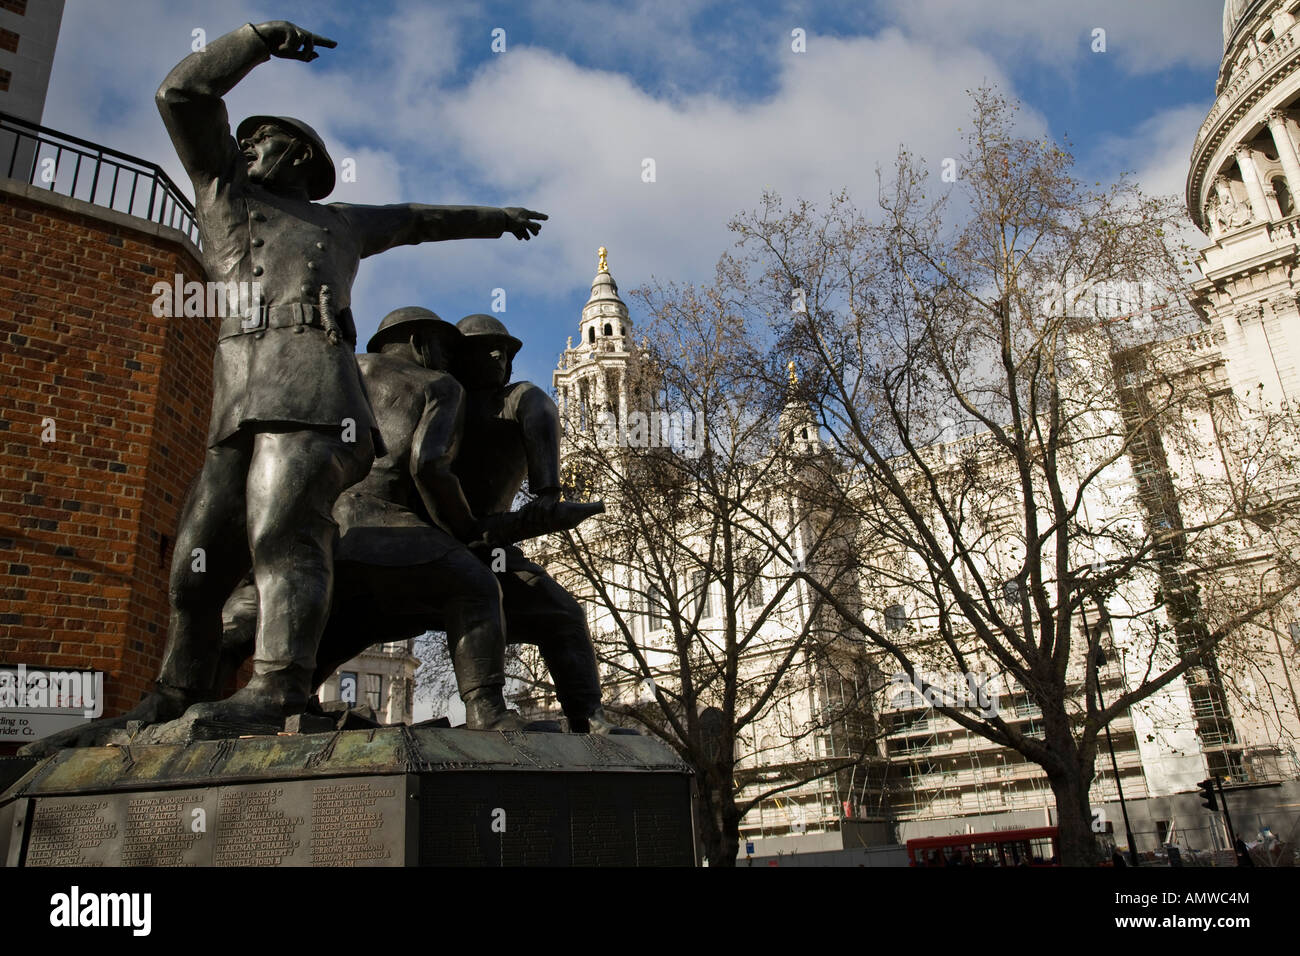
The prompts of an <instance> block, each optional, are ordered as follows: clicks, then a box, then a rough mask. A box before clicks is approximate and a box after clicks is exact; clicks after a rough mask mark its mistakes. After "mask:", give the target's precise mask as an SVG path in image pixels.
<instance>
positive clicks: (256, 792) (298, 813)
mask: <svg viewBox="0 0 1300 956" xmlns="http://www.w3.org/2000/svg"><path fill="white" fill-rule="evenodd" d="M407 791H408V783H407V778H406V776H404V775H396V776H385V777H351V778H324V779H319V780H291V781H283V782H279V783H276V784H274V785H270V786H267V785H260V784H245V785H237V786H225V787H209V788H194V789H184V790H161V791H157V790H156V791H148V792H143V793H114V794H98V795H93V796H84V797H41V798H38V799H36V800H35V804H36V807H35V811H34V813H33V815H32V823H31V830H30V833H29V834H27V848H26V853H25V862H26V865H27V866H105V865H107V866H402V865H403V864H404V863H405V858H406V804H407V799H408V798H407Z"/></svg>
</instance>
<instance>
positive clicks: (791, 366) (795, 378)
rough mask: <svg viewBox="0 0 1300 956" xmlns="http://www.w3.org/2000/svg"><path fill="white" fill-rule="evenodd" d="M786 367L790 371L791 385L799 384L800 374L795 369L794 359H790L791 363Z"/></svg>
mask: <svg viewBox="0 0 1300 956" xmlns="http://www.w3.org/2000/svg"><path fill="white" fill-rule="evenodd" d="M786 368H787V369H788V370H789V371H790V384H791V386H794V385H798V384H799V376H798V375H797V374H795V370H794V360H793V359H791V360H790V364H789V365H787V366H786Z"/></svg>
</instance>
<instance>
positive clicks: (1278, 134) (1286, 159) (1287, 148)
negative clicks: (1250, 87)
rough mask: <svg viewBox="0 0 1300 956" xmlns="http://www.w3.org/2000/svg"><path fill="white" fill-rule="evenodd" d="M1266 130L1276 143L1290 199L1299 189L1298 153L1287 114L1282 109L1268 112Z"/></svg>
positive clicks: (1299, 159) (1299, 161) (1299, 168)
mask: <svg viewBox="0 0 1300 956" xmlns="http://www.w3.org/2000/svg"><path fill="white" fill-rule="evenodd" d="M1268 131H1269V132H1270V133H1272V134H1273V142H1274V143H1276V144H1277V155H1278V159H1280V160H1281V161H1282V169H1283V170H1284V171H1285V172H1286V188H1287V189H1289V190H1290V191H1291V196H1292V197H1293V199H1292V201H1293V202H1294V197H1295V195H1296V191H1297V190H1300V155H1297V154H1296V148H1295V140H1293V139H1292V138H1291V127H1290V124H1289V123H1288V122H1287V115H1286V113H1284V112H1283V111H1282V110H1273V111H1272V112H1271V113H1269V114H1268Z"/></svg>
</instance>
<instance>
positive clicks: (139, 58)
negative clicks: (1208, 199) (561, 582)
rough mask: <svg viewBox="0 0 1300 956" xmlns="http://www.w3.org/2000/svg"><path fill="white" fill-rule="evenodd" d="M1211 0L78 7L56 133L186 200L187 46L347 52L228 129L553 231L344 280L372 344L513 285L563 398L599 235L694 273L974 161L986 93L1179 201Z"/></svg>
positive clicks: (619, 253)
mask: <svg viewBox="0 0 1300 956" xmlns="http://www.w3.org/2000/svg"><path fill="white" fill-rule="evenodd" d="M1222 10H1223V4H1222V0H1073V2H1066V0H856V2H842V3H839V2H820V3H803V2H753V3H743V4H742V3H714V2H705V0H631V2H624V3H607V2H599V0H520V2H516V3H496V2H474V0H465V2H437V3H435V2H429V0H379V2H373V3H371V2H367V3H364V4H361V3H357V2H355V0H337V2H335V0H314V2H306V0H281V2H280V3H277V4H274V5H266V4H262V3H255V2H248V0H223V2H222V3H219V4H218V3H213V2H197V0H112V2H108V0H67V6H66V9H65V13H64V19H63V25H62V29H61V32H60V35H59V42H58V47H57V51H56V55H55V61H54V67H53V72H52V75H51V79H50V88H49V94H48V97H47V100H46V108H45V116H44V124H45V125H46V126H49V127H52V128H54V129H56V130H60V131H62V132H66V133H70V134H72V135H75V136H80V137H82V138H85V139H90V140H93V141H95V142H98V143H101V144H103V145H106V146H110V147H113V148H116V149H120V150H123V151H125V152H127V153H131V154H134V155H136V156H139V157H142V158H144V159H147V160H151V161H153V162H156V163H158V164H160V165H161V166H162V167H163V168H164V169H165V170H166V171H167V172H168V173H169V175H170V176H171V177H172V178H173V180H175V181H176V182H177V183H178V184H180V185H181V187H182V189H183V190H184V191H185V192H186V193H187V194H189V195H191V196H192V190H191V189H190V186H189V182H188V179H187V177H186V176H185V174H184V172H183V171H182V170H181V168H180V165H179V163H178V162H177V160H176V157H175V153H174V151H173V149H172V146H171V144H170V142H169V141H168V139H167V136H166V133H165V131H164V130H163V126H162V122H161V120H160V119H159V117H158V113H157V110H156V108H155V107H154V104H153V94H154V91H155V90H156V89H157V87H158V84H159V82H160V81H161V80H162V78H163V77H164V76H165V75H166V73H167V72H168V70H170V69H171V67H172V66H174V65H175V64H176V63H177V62H179V61H180V60H181V59H182V58H183V57H184V56H186V55H188V54H189V52H190V50H191V47H192V45H193V44H194V42H195V38H196V36H198V37H201V38H206V39H208V40H211V39H215V38H216V37H217V36H219V35H221V34H223V33H225V32H228V31H229V30H232V29H235V28H236V27H238V26H240V25H241V24H243V23H245V22H250V21H251V22H253V23H261V22H265V21H268V20H274V19H283V20H289V21H291V22H293V23H296V24H297V25H299V26H301V27H304V28H305V29H308V30H311V31H313V32H315V33H317V34H322V35H324V36H327V37H330V38H332V39H334V40H336V41H337V42H338V47H337V48H336V49H332V50H330V49H323V50H321V51H320V52H321V56H320V58H319V59H317V60H315V61H313V62H311V63H303V62H300V61H295V60H283V59H273V60H271V61H270V62H269V63H267V64H264V65H262V66H259V67H257V68H256V69H255V70H254V71H253V72H252V73H250V74H249V75H248V76H247V77H246V78H245V79H244V80H243V81H242V82H241V83H240V84H239V85H238V86H237V87H236V88H235V89H234V90H233V91H232V92H231V93H230V94H229V95H228V96H227V98H226V101H227V106H228V108H229V112H230V115H231V118H232V120H235V121H237V120H238V119H239V118H242V117H243V116H245V115H249V114H252V113H271V114H287V115H291V116H297V117H299V118H301V119H304V120H306V121H307V122H308V123H310V124H311V125H312V126H314V127H315V128H316V129H317V130H319V131H320V132H321V134H322V135H323V136H324V138H325V141H326V144H327V146H328V148H329V151H330V153H331V154H332V155H333V158H334V160H335V162H336V163H337V164H339V165H340V166H341V165H342V163H343V161H344V160H352V161H353V163H352V166H351V168H354V169H355V181H352V182H340V183H339V184H338V186H337V188H336V189H335V191H334V193H333V194H332V195H331V196H330V197H329V198H328V199H327V200H326V201H341V202H360V203H387V202H422V203H434V204H456V205H460V204H473V205H499V206H525V207H527V208H530V209H536V210H540V211H543V212H545V213H547V214H549V216H550V220H549V221H548V222H547V223H545V225H544V226H543V229H542V232H541V235H540V236H538V237H536V238H535V239H533V240H532V241H530V242H520V241H518V240H516V239H514V238H513V237H510V236H509V235H507V236H506V237H504V238H503V239H500V240H482V239H476V240H465V241H460V242H447V243H438V244H431V245H424V246H412V247H403V248H400V249H396V250H392V251H390V252H387V253H384V254H382V255H380V256H377V257H374V258H371V259H368V260H366V261H364V262H363V263H362V266H361V271H360V273H359V274H358V277H357V281H356V283H355V284H354V286H353V291H352V303H353V311H354V313H355V316H356V321H357V326H358V330H359V333H360V339H361V342H362V343H364V342H365V340H366V338H367V337H368V336H369V334H370V333H371V332H373V330H374V328H375V327H376V326H377V325H378V322H379V320H380V318H382V317H383V316H384V315H385V314H386V313H387V312H388V311H390V310H392V309H395V308H398V307H401V306H405V305H423V306H426V307H428V308H431V309H433V310H434V311H435V312H437V313H438V314H439V315H441V316H442V317H443V318H446V319H449V320H451V321H456V320H457V319H459V318H460V317H462V316H464V315H466V314H468V313H471V312H489V311H492V305H493V294H494V290H496V289H503V290H505V311H504V312H501V313H498V317H499V318H501V319H502V320H503V321H504V322H505V323H506V324H507V325H508V326H509V327H510V329H511V331H512V332H514V334H516V335H517V336H519V337H520V338H521V339H523V341H524V349H523V351H522V352H521V353H520V354H519V356H518V358H517V359H516V361H515V371H516V377H518V378H524V379H531V380H533V381H536V382H538V383H539V384H543V385H544V386H546V387H549V386H550V381H551V370H552V369H553V368H554V367H555V364H556V360H557V359H558V357H559V355H560V352H561V351H562V350H563V348H564V345H565V339H566V337H567V336H570V335H576V334H577V326H578V318H579V314H580V312H581V309H582V305H583V303H584V302H586V300H587V296H588V294H589V289H590V284H591V280H592V278H593V276H594V274H595V270H596V249H597V247H599V246H602V245H603V246H605V247H607V248H608V249H609V267H610V271H611V272H612V273H613V275H614V278H615V279H616V281H617V282H618V284H619V286H620V288H621V289H622V290H623V292H624V293H625V295H624V298H625V299H627V298H628V296H627V295H626V293H627V292H628V290H630V289H632V288H634V287H636V286H639V285H642V284H645V283H648V282H650V281H651V279H652V278H655V279H660V280H665V281H676V282H707V281H709V280H711V279H712V277H713V273H714V266H715V264H716V262H717V259H718V257H719V256H720V255H721V254H723V253H724V252H726V251H728V250H729V249H730V248H731V247H732V245H733V243H734V238H733V237H732V236H731V234H730V233H729V232H728V231H727V228H726V223H727V221H728V220H729V219H730V218H732V217H733V216H735V215H737V214H739V213H741V212H744V211H746V210H749V209H753V208H755V207H757V206H758V204H759V201H760V199H761V196H762V193H763V191H764V190H765V189H774V190H776V192H778V193H779V194H780V195H781V196H782V197H784V198H785V199H786V200H792V199H794V198H797V197H803V198H808V199H810V200H813V201H818V202H822V201H825V199H826V198H828V197H829V196H830V195H831V194H833V193H835V192H838V191H839V190H841V189H847V190H848V192H849V193H850V195H851V196H853V197H854V198H855V200H856V201H857V202H858V203H859V205H861V206H864V207H866V206H869V205H870V204H871V203H872V202H873V201H874V197H875V195H876V171H877V169H878V168H883V167H886V166H888V165H889V163H890V162H891V160H892V158H893V156H894V154H895V153H896V151H897V149H898V147H899V145H900V144H905V145H907V146H908V147H909V148H910V149H911V150H912V151H913V152H915V153H916V154H918V155H919V156H921V157H923V158H924V159H926V160H927V162H928V163H929V166H930V168H931V169H932V170H933V171H934V173H935V175H938V173H939V169H940V166H941V164H942V161H943V159H945V158H947V157H949V156H952V155H955V154H956V153H957V152H958V151H959V144H960V137H961V133H960V127H961V126H962V125H963V122H964V120H965V119H966V117H967V116H968V112H969V106H970V103H969V98H968V96H967V94H966V91H967V90H969V89H973V88H976V87H979V86H985V85H990V84H995V85H997V86H998V87H999V88H1000V89H1001V90H1002V91H1003V92H1004V93H1007V94H1009V95H1011V96H1013V97H1015V98H1017V99H1018V100H1019V101H1020V102H1021V106H1022V110H1021V113H1020V114H1019V124H1020V127H1021V129H1022V130H1023V131H1024V132H1025V133H1026V134H1030V135H1049V136H1052V137H1055V138H1058V139H1059V138H1061V137H1068V139H1069V141H1070V142H1071V143H1072V145H1073V151H1074V155H1075V157H1076V159H1077V162H1078V171H1079V173H1080V175H1081V177H1082V178H1085V179H1090V180H1091V179H1097V180H1103V181H1105V180H1110V179H1113V178H1114V177H1116V176H1117V175H1118V174H1120V173H1121V172H1131V173H1133V174H1134V175H1135V176H1136V177H1137V178H1138V179H1139V180H1140V182H1141V183H1142V185H1143V186H1144V187H1145V188H1146V189H1147V190H1149V191H1152V192H1160V193H1177V194H1179V195H1181V193H1182V190H1183V184H1184V178H1185V175H1186V170H1187V163H1188V158H1189V155H1190V152H1191V146H1192V142H1193V139H1194V137H1195V133H1196V130H1197V128H1198V127H1199V125H1200V123H1201V122H1202V120H1203V119H1204V117H1205V114H1206V112H1207V110H1208V109H1209V107H1210V105H1211V104H1212V103H1213V100H1214V84H1215V78H1216V75H1217V70H1218V65H1219V58H1220V56H1221V54H1222V48H1223V37H1222ZM195 31H202V33H201V34H196V32H195ZM498 31H504V33H501V32H498ZM796 31H802V33H801V34H797V33H796ZM1098 31H1103V32H1098ZM801 38H802V43H800V42H799V41H800V39H801ZM502 40H504V50H502V49H501V47H502V45H503V43H502ZM494 45H495V47H496V48H497V49H495V50H494V49H493V47H494ZM800 46H802V49H801V50H796V47H800ZM646 159H653V160H654V173H655V176H654V181H653V182H646V181H645V180H644V176H643V171H644V169H645V160H646ZM498 301H499V299H498ZM629 304H631V305H633V313H632V321H633V324H634V326H635V323H636V322H637V319H638V316H637V314H636V310H635V305H634V304H633V303H631V302H630V303H629ZM363 347H364V345H363Z"/></svg>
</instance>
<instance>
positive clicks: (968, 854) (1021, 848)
mask: <svg viewBox="0 0 1300 956" xmlns="http://www.w3.org/2000/svg"><path fill="white" fill-rule="evenodd" d="M1059 858H1060V857H1059V847H1058V845H1057V830H1056V827H1037V828H1033V829H1028V830H997V831H995V832H993V833H958V834H956V835H955V836H941V837H919V838H917V839H915V840H908V841H907V861H908V865H909V866H1058V865H1059V864H1058V863H1057V860H1058V859H1059Z"/></svg>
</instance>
